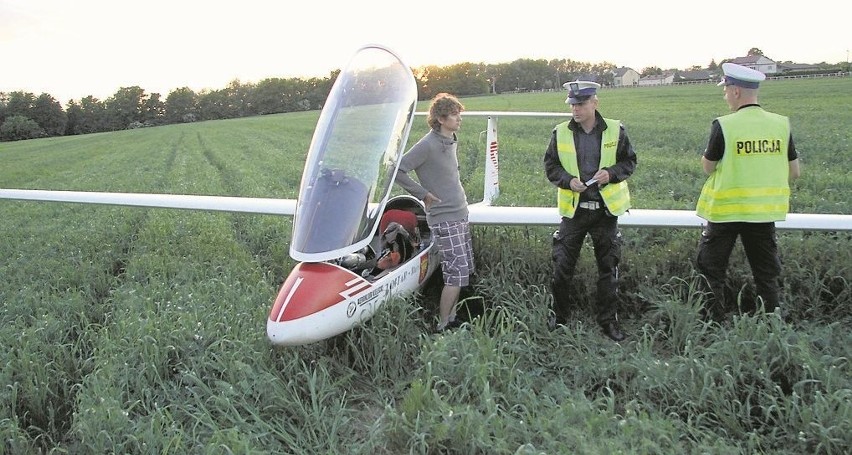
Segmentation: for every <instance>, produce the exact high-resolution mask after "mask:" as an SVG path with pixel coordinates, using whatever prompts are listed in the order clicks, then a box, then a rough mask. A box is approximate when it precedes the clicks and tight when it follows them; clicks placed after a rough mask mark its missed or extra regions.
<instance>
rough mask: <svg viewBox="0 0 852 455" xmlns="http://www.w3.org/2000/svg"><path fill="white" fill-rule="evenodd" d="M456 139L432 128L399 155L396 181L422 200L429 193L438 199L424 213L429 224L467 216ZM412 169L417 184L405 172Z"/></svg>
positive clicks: (458, 219)
mask: <svg viewBox="0 0 852 455" xmlns="http://www.w3.org/2000/svg"><path fill="white" fill-rule="evenodd" d="M457 150H458V140H457V139H456V136H455V134H454V135H453V137H452V138H448V137H446V136H442V135H441V134H440V133H439V132H437V131H435V130H432V131H430V132H428V133H426V135H425V136H423V138H422V139H420V141H418V142H417V143H416V144H414V146H413V147H411V149H410V150H409V151H408V152H407V153H405V154H404V155H403V156H402V161H401V162H400V164H399V170H398V171H397V173H396V183H398V184H399V186H401V187H402V188H403V189H405V191H408V192H409V193H411V195H412V196H414V197H416V198H418V199H420V200H422V199H423V198H424V197H425V196H426V193H432V194H434V195H435V197H437V198H438V199H440V200H441V202H439V203H435V204H433V205H432V207H431V208H430V210H429V211H428V212H427V213H426V220H427V221H428V223H429V224H430V225H434V224H437V223H441V222H445V221H461V220H465V219H467V214H468V211H467V195H466V194H465V192H464V188H462V185H461V179H460V177H459V160H458V156H457ZM410 171H414V173H415V174H416V175H417V180H419V181H420V182H419V183H418V182H417V181H415V180H414V179H412V178H411V176H409V175H408V172H410Z"/></svg>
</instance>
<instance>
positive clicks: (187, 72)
mask: <svg viewBox="0 0 852 455" xmlns="http://www.w3.org/2000/svg"><path fill="white" fill-rule="evenodd" d="M850 13H852V6H850V2H845V1H838V0H810V1H808V2H799V3H788V2H779V1H777V0H739V1H704V2H691V1H688V0H686V1H684V0H652V1H642V0H609V1H605V2H604V1H601V2H576V1H574V2H571V1H550V0H537V1H530V2H516V1H513V0H500V1H497V0H492V1H483V0H456V1H449V2H447V1H437V2H411V1H405V0H347V1H339V0H307V1H305V0H296V1H293V0H289V1H280V0H240V1H230V2H220V1H212V0H203V1H201V0H145V1H133V2H131V1H127V0H74V1H68V0H0V92H12V91H25V92H30V93H33V94H35V95H36V96H38V95H40V94H41V93H48V94H50V95H52V96H53V97H54V98H55V99H56V100H57V101H59V102H60V103H61V104H63V105H65V104H66V103H67V101H68V100H70V99H75V100H80V99H81V98H84V97H86V96H89V95H92V96H95V97H96V98H98V99H100V100H105V99H106V98H108V97H110V96H112V95H113V94H115V93H116V91H117V90H118V89H119V88H121V87H131V86H139V87H141V88H142V89H144V90H145V92H146V93H149V94H150V93H160V94H161V95H162V96H163V97H164V98H165V97H166V96H168V93H169V92H171V91H172V90H174V89H177V88H181V87H189V88H191V89H192V90H195V91H200V90H204V89H210V90H218V89H222V88H225V87H226V86H228V84H229V83H230V82H231V81H233V80H239V81H240V82H242V83H255V82H259V81H261V80H263V79H267V78H273V77H282V78H290V77H304V78H308V77H327V76H328V75H329V73H330V72H331V71H333V70H335V69H340V68H343V67H345V66H346V64H347V62H348V61H349V59H350V58H351V57H352V55H353V54H354V53H355V52H356V51H357V50H358V49H359V48H360V47H361V46H363V45H366V44H381V45H383V46H386V47H388V48H389V49H391V50H393V51H394V52H396V53H397V54H398V55H399V56H400V57H401V58H402V60H403V61H404V62H405V63H407V64H408V65H409V66H411V67H415V68H416V67H421V66H426V65H439V66H446V65H451V64H455V63H462V62H473V63H479V62H482V63H508V62H511V61H514V60H516V59H519V58H531V59H547V60H550V59H571V60H575V61H580V62H589V63H602V62H609V63H613V64H615V65H617V66H627V67H631V68H633V69H635V70H637V71H640V72H641V71H642V69H643V68H646V67H651V66H656V67H660V68H663V69H668V68H679V69H686V68H689V67H691V66H693V65H698V66H701V67H706V66H707V65H708V64H709V63H710V62H711V61H716V62H717V63H718V62H720V61H721V60H723V59H729V58H734V57H741V56H744V55H746V53H747V52H748V50H749V49H751V48H753V47H757V48H759V49H761V50H762V51H763V54H764V55H765V56H767V57H768V58H770V59H773V60H776V61H793V62H796V63H819V62H823V61H825V62H829V63H837V62H845V61H849V59H850V50H852V31H850V30H852V27H850V23H849V17H852V14H850Z"/></svg>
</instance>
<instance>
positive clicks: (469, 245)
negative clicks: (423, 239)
mask: <svg viewBox="0 0 852 455" xmlns="http://www.w3.org/2000/svg"><path fill="white" fill-rule="evenodd" d="M429 229H431V230H432V233H434V234H435V235H437V237H438V245H439V246H440V247H441V270H442V271H443V274H444V284H445V285H447V286H467V285H468V284H469V283H470V275H471V274H472V273H473V272H474V265H473V242H472V240H471V237H470V225H469V224H468V222H467V220H463V221H445V222H442V223H438V224H435V225H432V226H429Z"/></svg>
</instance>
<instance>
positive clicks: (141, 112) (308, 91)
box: [0, 48, 760, 141]
mask: <svg viewBox="0 0 852 455" xmlns="http://www.w3.org/2000/svg"><path fill="white" fill-rule="evenodd" d="M755 51H756V52H760V51H759V50H758V49H756V48H752V49H751V50H750V51H749V52H750V53H752V52H755ZM715 67H716V62H715V61H711V63H710V66H709V67H708V68H710V69H713V68H715ZM615 69H616V65H615V64H613V63H609V62H602V63H594V64H593V63H587V62H577V61H574V60H570V59H553V60H546V59H518V60H515V61H513V62H509V63H499V64H486V63H459V64H454V65H450V66H443V67H440V66H434V65H433V66H424V67H420V68H416V69H413V72H414V75H415V79H416V82H417V89H418V94H419V96H420V99H421V100H426V99H430V98H432V97H433V96H434V95H435V94H437V93H440V92H449V93H453V94H455V95H457V96H462V97H463V96H477V95H486V94H493V93H502V92H523V91H529V90H550V89H560V88H561V84H562V83H563V82H565V81H571V80H576V79H589V80H594V81H597V82H599V83H601V84H602V85H611V84H612V82H613V70H615ZM693 69H695V68H693ZM658 72H661V70H660V69H659V68H656V67H649V68H645V69H643V71H642V73H641V74H642V75H647V74H656V73H658ZM339 74H340V70H334V71H332V72H330V73H329V76H328V77H325V78H308V79H302V78H288V79H284V78H268V79H264V80H261V81H260V82H257V83H242V82H240V81H239V80H234V81H232V82H231V83H230V84H228V86H227V87H225V88H222V89H219V90H201V91H199V92H195V91H193V90H192V89H190V88H188V87H182V88H178V89H175V90H172V91H171V92H170V93H169V94H168V95H167V96H166V97H165V99H164V98H163V96H162V95H161V94H159V93H147V92H146V91H145V90H144V89H143V88H141V87H139V86H133V87H122V88H120V89H119V90H118V91H117V92H116V93H115V94H114V95H112V96H110V97H109V98H107V99H106V100H99V99H97V98H95V97H94V96H91V95H90V96H87V97H85V98H83V99H80V100H73V99H72V100H69V101H68V103H67V104H66V105H65V107H64V108H63V106H62V105H61V104H60V103H59V102H58V101H57V100H56V99H55V98H54V97H53V96H51V95H50V94H48V93H42V94H41V95H38V96H36V95H34V94H33V93H27V92H22V91H17V92H11V93H4V92H0V141H17V140H23V139H33V138H39V137H51V136H70V135H77V134H88V133H98V132H105V131H118V130H124V129H131V128H141V127H147V126H158V125H166V124H173V123H187V122H196V121H202V120H220V119H228V118H237V117H249V116H255V115H266V114H278V113H283V112H295V111H309V110H317V109H321V108H322V107H323V103H324V102H325V99H326V97H327V96H328V93H329V91H330V90H331V87H332V85H333V84H334V81H335V80H336V79H337V76H338V75H339Z"/></svg>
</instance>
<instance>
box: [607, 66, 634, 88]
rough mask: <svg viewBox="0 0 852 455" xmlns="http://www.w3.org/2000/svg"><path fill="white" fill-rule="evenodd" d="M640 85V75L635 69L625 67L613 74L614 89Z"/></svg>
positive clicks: (614, 71)
mask: <svg viewBox="0 0 852 455" xmlns="http://www.w3.org/2000/svg"><path fill="white" fill-rule="evenodd" d="M638 84H639V73H638V72H636V70H634V69H633V68H628V67H626V66H623V67H621V68H616V69H615V70H613V72H612V85H613V87H632V86H634V85H638Z"/></svg>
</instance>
